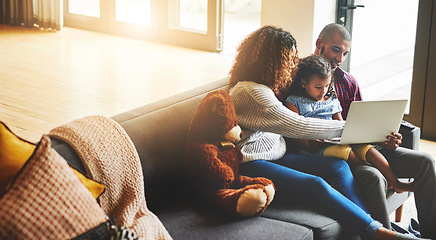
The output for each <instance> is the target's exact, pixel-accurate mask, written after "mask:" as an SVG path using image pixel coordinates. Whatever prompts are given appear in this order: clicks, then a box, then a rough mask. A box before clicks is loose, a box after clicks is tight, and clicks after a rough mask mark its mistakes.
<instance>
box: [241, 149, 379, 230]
mask: <svg viewBox="0 0 436 240" xmlns="http://www.w3.org/2000/svg"><path fill="white" fill-rule="evenodd" d="M239 172H240V174H241V175H246V176H250V177H266V178H269V179H271V180H272V181H273V183H274V185H275V187H276V194H275V198H274V201H276V202H279V203H286V204H299V205H304V206H308V207H310V208H313V209H317V210H319V211H321V212H323V213H324V214H326V215H327V216H329V217H331V218H334V219H336V220H337V221H338V222H340V223H341V224H343V225H344V226H346V227H347V228H348V229H350V230H351V231H352V232H353V233H363V232H364V230H366V231H369V233H370V234H371V233H374V232H375V231H376V230H377V229H378V228H379V227H380V226H381V224H379V223H378V222H376V221H374V220H373V219H372V218H371V217H370V216H369V214H368V213H367V211H366V207H365V205H364V204H363V202H362V200H361V199H362V197H361V196H360V192H359V190H358V189H357V185H356V183H355V182H354V178H353V175H352V173H351V170H350V168H349V166H348V164H347V162H346V161H344V160H342V159H337V158H325V157H314V156H301V155H296V154H285V156H283V158H282V159H280V160H277V161H265V160H256V161H250V162H245V163H242V164H240V167H239Z"/></svg>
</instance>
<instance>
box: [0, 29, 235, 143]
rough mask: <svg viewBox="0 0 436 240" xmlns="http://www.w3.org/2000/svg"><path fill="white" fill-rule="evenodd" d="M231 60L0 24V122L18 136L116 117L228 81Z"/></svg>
mask: <svg viewBox="0 0 436 240" xmlns="http://www.w3.org/2000/svg"><path fill="white" fill-rule="evenodd" d="M232 60H233V56H230V55H229V54H227V55H224V54H219V53H211V52H203V51H195V50H190V49H184V48H179V47H174V46H168V45H163V44H159V43H151V42H146V41H142V40H137V39H130V38H123V37H118V36H112V35H106V34H101V33H95V32H89V31H83V30H78V29H73V28H68V27H64V28H63V30H62V31H61V32H42V31H39V30H33V29H27V28H21V27H11V26H6V25H0V120H1V121H3V122H5V123H6V124H7V125H8V126H10V127H11V129H12V130H13V131H14V132H16V133H17V134H18V135H19V136H21V137H23V138H25V139H28V140H30V141H34V142H35V141H38V140H39V138H40V137H41V135H42V134H44V133H47V132H48V131H49V130H50V129H52V128H54V127H56V126H59V125H60V124H63V123H66V122H68V121H71V120H74V119H77V118H80V117H84V116H87V115H97V114H98V115H104V116H113V115H115V114H118V113H121V112H124V111H127V110H130V109H133V108H136V107H139V106H142V105H144V104H147V103H150V102H153V101H158V100H159V99H163V98H165V97H168V96H171V95H174V94H177V93H180V92H184V91H186V90H188V89H192V88H194V87H196V86H199V85H203V84H206V83H208V82H211V81H215V80H218V79H222V78H225V77H227V74H228V71H229V68H230V66H231V64H232Z"/></svg>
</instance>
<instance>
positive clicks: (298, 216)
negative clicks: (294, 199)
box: [261, 205, 359, 240]
mask: <svg viewBox="0 0 436 240" xmlns="http://www.w3.org/2000/svg"><path fill="white" fill-rule="evenodd" d="M261 216H262V217H265V218H271V219H275V220H279V221H284V222H289V223H295V224H299V225H302V226H306V227H308V228H310V229H312V231H313V235H314V238H315V239H350V240H351V239H359V238H358V236H357V235H356V236H353V235H352V234H350V233H349V232H347V231H346V229H345V228H344V227H343V226H341V225H340V224H339V223H338V222H337V221H336V220H334V219H332V218H329V217H326V216H325V215H323V214H321V213H318V212H315V211H314V210H312V209H307V208H304V207H298V206H291V207H284V206H277V205H273V206H270V207H269V208H267V209H266V211H265V212H264V213H263V214H262V215H261Z"/></svg>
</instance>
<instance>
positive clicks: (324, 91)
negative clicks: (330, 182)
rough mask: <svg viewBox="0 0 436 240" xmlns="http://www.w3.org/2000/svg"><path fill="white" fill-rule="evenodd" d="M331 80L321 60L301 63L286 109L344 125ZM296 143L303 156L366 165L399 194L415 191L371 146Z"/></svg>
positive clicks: (306, 60)
mask: <svg viewBox="0 0 436 240" xmlns="http://www.w3.org/2000/svg"><path fill="white" fill-rule="evenodd" d="M330 78H331V67H330V65H329V63H328V62H327V61H326V60H324V59H323V58H322V57H320V56H309V57H306V58H304V59H302V60H301V61H300V62H299V64H298V67H297V70H296V73H295V76H294V80H293V82H292V84H291V86H290V89H289V95H290V96H289V97H288V98H287V99H286V106H287V107H288V108H289V109H290V110H292V111H294V112H296V113H298V114H300V115H302V116H304V117H313V118H323V119H335V120H341V121H342V120H343V119H342V116H341V111H342V108H341V105H340V103H339V100H338V99H337V98H336V96H335V93H334V90H332V89H331V88H330ZM295 142H296V143H297V144H298V145H299V147H300V149H299V152H300V153H303V154H311V155H321V156H324V157H337V158H341V159H344V160H350V161H352V162H353V163H356V164H365V161H367V162H368V163H370V164H371V165H373V166H374V167H376V168H377V169H379V170H380V172H381V173H382V174H383V175H384V176H385V177H386V179H387V181H388V183H389V185H390V186H392V187H393V188H394V189H395V191H396V192H399V193H400V192H404V191H413V187H414V186H413V182H412V183H403V182H400V181H399V180H398V178H397V177H396V176H395V174H394V173H393V172H392V170H391V168H390V166H389V163H388V162H387V160H386V159H385V158H384V156H383V155H382V154H380V152H379V151H378V150H377V149H376V148H375V147H374V146H372V145H370V144H353V145H331V144H328V143H325V142H323V141H322V140H315V141H313V140H295Z"/></svg>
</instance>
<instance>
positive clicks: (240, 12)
mask: <svg viewBox="0 0 436 240" xmlns="http://www.w3.org/2000/svg"><path fill="white" fill-rule="evenodd" d="M261 5H262V0H226V1H224V35H223V37H224V39H223V40H224V45H223V54H229V55H234V54H235V53H236V49H237V47H238V46H239V44H240V43H241V41H242V40H244V38H245V37H246V36H247V35H249V34H250V33H252V32H253V31H255V30H257V29H258V28H260V26H261V10H262V6H261Z"/></svg>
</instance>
